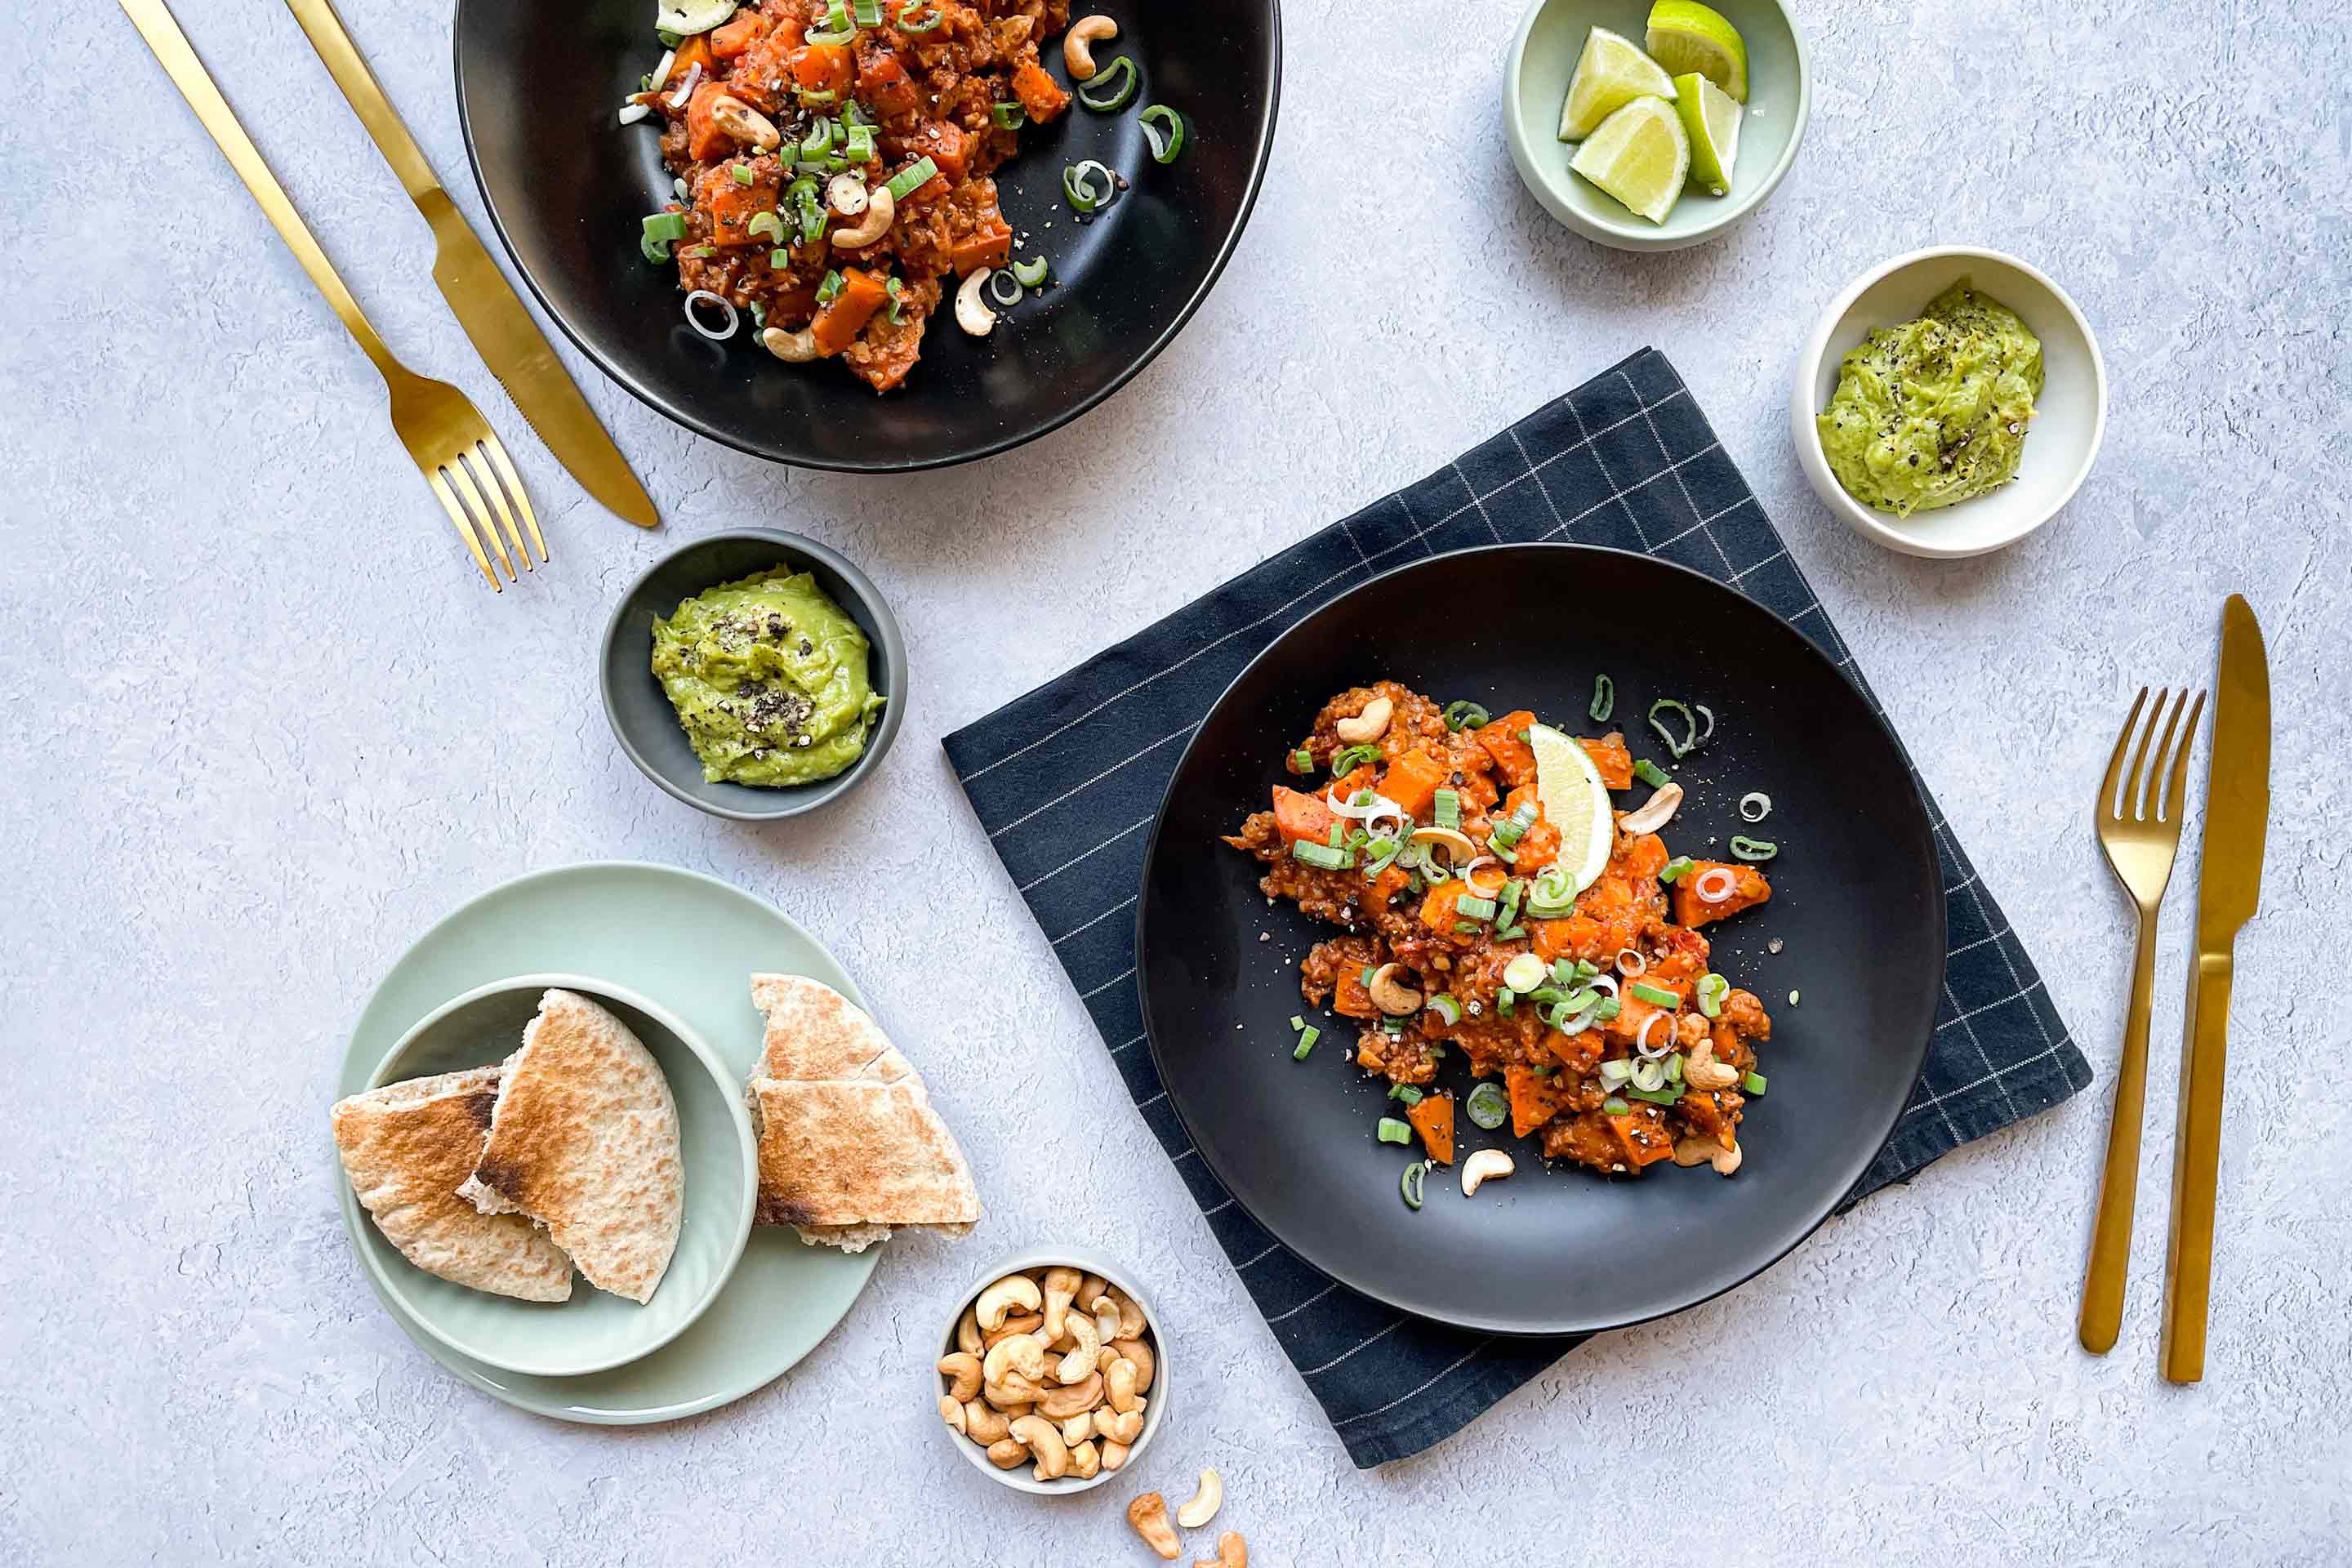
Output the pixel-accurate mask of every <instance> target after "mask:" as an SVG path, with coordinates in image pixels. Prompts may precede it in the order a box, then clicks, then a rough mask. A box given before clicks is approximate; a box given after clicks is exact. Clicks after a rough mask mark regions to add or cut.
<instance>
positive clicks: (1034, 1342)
mask: <svg viewBox="0 0 2352 1568" xmlns="http://www.w3.org/2000/svg"><path fill="white" fill-rule="evenodd" d="M980 1372H981V1376H982V1380H983V1381H985V1382H988V1383H993V1384H1003V1383H1004V1382H1006V1381H1007V1380H1008V1379H1010V1378H1013V1377H1022V1378H1025V1379H1027V1380H1028V1381H1029V1382H1031V1383H1043V1382H1045V1345H1044V1344H1043V1343H1042V1342H1039V1340H1038V1338H1037V1336H1036V1335H1034V1334H1008V1335H1006V1336H1005V1337H1004V1338H1003V1339H1001V1340H999V1341H997V1342H996V1344H995V1346H994V1348H992V1350H990V1351H989V1352H988V1357H987V1359H986V1360H984V1361H982V1363H980Z"/></svg>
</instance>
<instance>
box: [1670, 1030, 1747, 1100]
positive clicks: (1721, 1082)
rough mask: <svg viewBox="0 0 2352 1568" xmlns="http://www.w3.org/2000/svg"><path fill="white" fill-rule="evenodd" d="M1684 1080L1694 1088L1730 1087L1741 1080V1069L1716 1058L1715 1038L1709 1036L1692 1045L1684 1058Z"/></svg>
mask: <svg viewBox="0 0 2352 1568" xmlns="http://www.w3.org/2000/svg"><path fill="white" fill-rule="evenodd" d="M1683 1081H1684V1082H1685V1083H1686V1084H1688V1085H1690V1086H1691V1088H1693V1089H1729V1088H1730V1087H1731V1086H1732V1085H1733V1084H1735V1083H1738V1081H1739V1069H1738V1068H1735V1067H1733V1066H1732V1065H1731V1064H1730V1063H1729V1062H1719V1061H1717V1060H1716V1059H1715V1040H1714V1038H1713V1037H1708V1038H1706V1039H1704V1040H1701V1041H1700V1042H1699V1043H1698V1044H1697V1045H1696V1046H1694V1047H1691V1054H1690V1055H1689V1056H1688V1057H1687V1058H1685V1059H1684V1061H1683Z"/></svg>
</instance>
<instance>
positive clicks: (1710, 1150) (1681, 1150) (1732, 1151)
mask: <svg viewBox="0 0 2352 1568" xmlns="http://www.w3.org/2000/svg"><path fill="white" fill-rule="evenodd" d="M1675 1164H1677V1165H1682V1166H1685V1167H1688V1166H1691V1165H1713V1166H1714V1167H1715V1170H1716V1173H1717V1175H1722V1176H1727V1175H1729V1174H1731V1173H1732V1172H1734V1171H1737V1170H1738V1169H1739V1145H1738V1143H1736V1142H1735V1143H1733V1144H1732V1146H1731V1147H1730V1148H1728V1149H1727V1148H1725V1147H1724V1146H1723V1145H1722V1144H1720V1143H1718V1142H1716V1141H1715V1140H1714V1139H1712V1138H1706V1137H1699V1136H1693V1137H1689V1138H1685V1139H1684V1140H1683V1141H1682V1142H1679V1143H1676V1144H1675Z"/></svg>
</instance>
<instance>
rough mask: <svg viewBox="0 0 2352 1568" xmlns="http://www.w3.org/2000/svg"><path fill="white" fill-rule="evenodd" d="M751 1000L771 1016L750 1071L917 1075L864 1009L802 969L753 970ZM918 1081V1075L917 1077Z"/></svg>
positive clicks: (790, 1077) (792, 1077)
mask: <svg viewBox="0 0 2352 1568" xmlns="http://www.w3.org/2000/svg"><path fill="white" fill-rule="evenodd" d="M751 1005H753V1006H754V1007H757V1008H758V1009H760V1011H761V1013H763V1014H765V1015H766V1016H767V1020H768V1037H767V1042H766V1044H765V1046H764V1047H762V1048H761V1053H760V1065H759V1066H758V1067H757V1068H754V1069H752V1073H751V1076H752V1077H753V1078H755V1079H758V1078H770V1079H779V1080H782V1081H788V1082H793V1081H796V1082H801V1083H831V1082H835V1081H837V1080H849V1079H873V1080H875V1081H877V1082H880V1083H898V1082H899V1081H901V1080H903V1079H911V1078H915V1076H916V1074H915V1067H914V1064H913V1063H912V1062H909V1061H908V1059H907V1058H905V1057H902V1056H900V1055H899V1054H898V1047H895V1046H893V1045H892V1044H891V1043H890V1037H888V1036H887V1035H885V1034H884V1033H883V1032H882V1028H881V1026H879V1025H878V1024H877V1023H875V1021H874V1020H873V1019H872V1018H871V1017H869V1016H867V1015H866V1010H865V1009H864V1008H862V1007H860V1006H858V1005H856V1003H854V1002H852V1001H851V1000H850V999H849V998H848V997H846V996H844V995H843V994H841V993H840V992H838V991H835V989H834V988H833V987H832V986H830V985H827V984H824V982H823V981H821V980H811V979H809V978H808V977H807V976H806V975H803V974H754V975H753V976H751ZM918 1081H919V1080H918Z"/></svg>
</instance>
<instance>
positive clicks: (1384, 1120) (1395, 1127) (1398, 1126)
mask: <svg viewBox="0 0 2352 1568" xmlns="http://www.w3.org/2000/svg"><path fill="white" fill-rule="evenodd" d="M1379 1131H1380V1136H1381V1142H1383V1143H1410V1142H1412V1125H1411V1123H1409V1122H1403V1121H1398V1120H1397V1119H1396V1118H1395V1117H1393V1116H1383V1117H1381V1125H1380V1130H1379Z"/></svg>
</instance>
